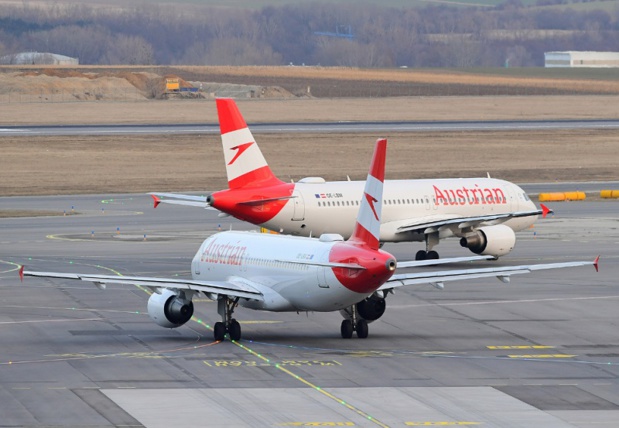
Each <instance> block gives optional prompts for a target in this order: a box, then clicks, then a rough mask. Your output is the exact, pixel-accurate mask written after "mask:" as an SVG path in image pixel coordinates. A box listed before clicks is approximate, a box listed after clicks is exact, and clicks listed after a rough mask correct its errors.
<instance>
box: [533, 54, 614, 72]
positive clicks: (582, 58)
mask: <svg viewBox="0 0 619 428" xmlns="http://www.w3.org/2000/svg"><path fill="white" fill-rule="evenodd" d="M544 67H547V68H549V67H594V68H608V67H619V52H578V51H565V52H545V53H544Z"/></svg>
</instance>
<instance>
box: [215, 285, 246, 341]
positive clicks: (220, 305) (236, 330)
mask: <svg viewBox="0 0 619 428" xmlns="http://www.w3.org/2000/svg"><path fill="white" fill-rule="evenodd" d="M238 302H239V298H238V297H236V298H234V299H231V298H230V297H228V296H220V297H219V299H217V312H218V313H219V315H221V319H222V321H219V322H216V323H215V325H214V326H213V336H214V338H215V340H217V341H220V342H221V341H223V340H224V338H225V336H226V333H228V336H230V340H234V341H236V340H240V339H241V324H239V322H238V321H237V320H235V319H234V318H232V314H233V313H234V309H235V308H236V306H237V304H238Z"/></svg>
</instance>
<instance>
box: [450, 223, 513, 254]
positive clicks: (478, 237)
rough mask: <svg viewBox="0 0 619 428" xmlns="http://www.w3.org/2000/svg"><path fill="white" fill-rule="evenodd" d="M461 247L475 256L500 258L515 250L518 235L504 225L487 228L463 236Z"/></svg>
mask: <svg viewBox="0 0 619 428" xmlns="http://www.w3.org/2000/svg"><path fill="white" fill-rule="evenodd" d="M460 245H462V246H463V247H466V248H468V249H469V250H471V251H472V252H474V253H475V254H482V255H485V256H488V255H489V256H495V257H500V256H504V255H505V254H508V253H509V252H510V251H511V250H513V249H514V245H516V234H515V233H514V231H513V230H512V228H511V227H509V226H505V225H503V224H498V225H496V226H486V227H481V228H479V229H477V230H476V231H475V232H473V233H470V234H468V235H465V236H463V237H462V238H461V239H460Z"/></svg>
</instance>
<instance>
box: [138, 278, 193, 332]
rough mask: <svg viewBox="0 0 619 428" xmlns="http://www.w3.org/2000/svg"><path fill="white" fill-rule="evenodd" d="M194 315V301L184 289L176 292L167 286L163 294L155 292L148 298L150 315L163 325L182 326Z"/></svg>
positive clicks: (167, 326)
mask: <svg viewBox="0 0 619 428" xmlns="http://www.w3.org/2000/svg"><path fill="white" fill-rule="evenodd" d="M192 315H193V302H192V301H191V299H188V298H187V297H186V296H185V293H184V292H182V291H181V292H180V293H176V292H174V291H172V290H170V289H169V288H166V289H165V290H163V291H162V292H161V294H157V293H153V295H152V296H150V298H149V299H148V316H149V317H150V318H151V319H152V320H153V321H155V322H156V323H157V325H160V326H161V327H165V328H176V327H180V326H181V325H183V324H185V323H186V322H187V321H189V320H190V319H191V317H192Z"/></svg>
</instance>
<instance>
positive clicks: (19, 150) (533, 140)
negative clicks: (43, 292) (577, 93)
mask: <svg viewBox="0 0 619 428" xmlns="http://www.w3.org/2000/svg"><path fill="white" fill-rule="evenodd" d="M380 136H381V135H372V134H363V135H359V134H335V135H329V134H300V135H283V134H261V135H259V136H258V138H257V139H258V142H259V144H260V146H261V148H262V150H263V152H264V154H265V157H266V158H267V160H268V161H269V163H270V165H271V167H272V169H273V170H274V172H275V173H276V174H277V175H278V176H279V177H280V178H282V179H283V180H289V179H293V180H298V179H299V178H302V177H304V176H324V177H325V178H326V179H329V180H342V179H346V175H350V177H351V178H352V179H363V178H364V177H365V175H366V174H367V168H368V162H369V159H370V157H371V151H372V147H373V142H374V140H375V139H376V138H378V137H380ZM387 137H388V138H389V152H388V159H387V171H388V172H387V177H388V178H389V179H401V178H427V177H458V176H467V177H468V176H485V175H486V173H487V172H489V173H490V174H491V175H492V176H493V177H496V178H503V179H507V180H511V181H515V182H540V181H565V180H568V181H585V180H617V179H618V178H619V177H618V173H617V159H619V144H617V141H618V139H619V131H617V130H591V131H530V132H449V133H433V132H432V133H411V134H391V135H387ZM0 150H2V154H3V156H2V157H3V160H2V163H3V167H2V168H1V169H0V196H11V195H43V194H72V193H73V194H76V193H78V194H79V193H124V192H148V191H190V190H196V191H205V190H215V189H220V188H225V187H226V186H227V183H226V181H225V176H226V175H225V169H224V162H223V154H222V153H221V144H220V140H219V137H218V136H214V135H211V136H197V135H164V136H155V135H148V136H146V135H140V136H122V137H118V136H89V137H34V138H30V137H28V138H25V137H19V138H17V137H15V138H13V137H11V138H9V137H3V138H2V139H0ZM351 153H354V154H355V155H354V156H351Z"/></svg>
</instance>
